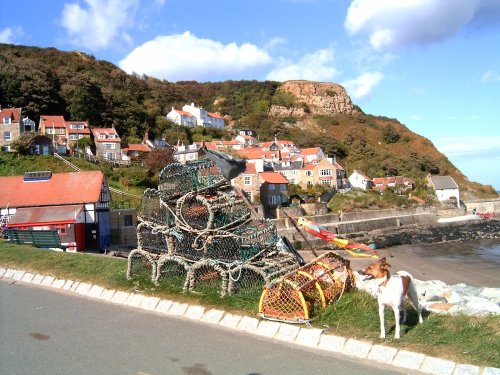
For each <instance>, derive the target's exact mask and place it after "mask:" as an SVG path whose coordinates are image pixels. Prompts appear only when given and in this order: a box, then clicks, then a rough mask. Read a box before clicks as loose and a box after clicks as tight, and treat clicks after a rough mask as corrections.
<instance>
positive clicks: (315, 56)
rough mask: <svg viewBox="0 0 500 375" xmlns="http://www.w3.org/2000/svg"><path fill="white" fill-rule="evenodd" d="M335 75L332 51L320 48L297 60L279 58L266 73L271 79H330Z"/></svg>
mask: <svg viewBox="0 0 500 375" xmlns="http://www.w3.org/2000/svg"><path fill="white" fill-rule="evenodd" d="M336 75H337V70H336V69H335V67H334V66H333V51H332V50H330V49H321V50H318V51H316V52H314V53H311V54H308V55H305V56H304V57H302V58H301V59H300V60H299V61H298V62H296V63H294V62H291V61H289V60H285V59H281V60H280V61H279V62H278V64H277V66H276V67H275V68H274V69H273V70H272V71H271V72H270V73H269V74H268V75H267V77H266V79H268V80H272V81H287V80H292V79H306V80H309V81H331V80H332V79H333V78H334V77H335V76H336Z"/></svg>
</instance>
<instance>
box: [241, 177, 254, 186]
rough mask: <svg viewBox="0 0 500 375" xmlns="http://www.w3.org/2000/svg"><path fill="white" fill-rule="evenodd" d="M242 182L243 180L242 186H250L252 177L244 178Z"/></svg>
mask: <svg viewBox="0 0 500 375" xmlns="http://www.w3.org/2000/svg"><path fill="white" fill-rule="evenodd" d="M243 180H244V182H243V184H244V185H252V176H245V177H244V178H243Z"/></svg>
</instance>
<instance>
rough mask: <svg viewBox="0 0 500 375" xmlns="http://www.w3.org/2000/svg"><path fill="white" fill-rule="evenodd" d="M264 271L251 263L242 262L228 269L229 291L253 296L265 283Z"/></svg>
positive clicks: (258, 292)
mask: <svg viewBox="0 0 500 375" xmlns="http://www.w3.org/2000/svg"><path fill="white" fill-rule="evenodd" d="M265 277H266V275H265V272H264V271H263V270H262V269H259V268H258V267H256V266H254V265H252V264H242V265H239V266H237V267H234V268H232V269H231V270H229V293H230V294H234V293H238V294H239V295H240V296H248V297H250V298H253V297H255V296H256V298H258V296H259V295H260V293H261V290H262V287H263V286H264V285H265Z"/></svg>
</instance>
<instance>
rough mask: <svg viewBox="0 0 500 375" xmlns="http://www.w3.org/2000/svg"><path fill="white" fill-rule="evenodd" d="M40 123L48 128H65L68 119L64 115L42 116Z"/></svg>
mask: <svg viewBox="0 0 500 375" xmlns="http://www.w3.org/2000/svg"><path fill="white" fill-rule="evenodd" d="M40 123H42V124H43V126H45V127H46V128H52V127H54V128H65V127H66V121H64V117H63V116H45V115H43V116H40Z"/></svg>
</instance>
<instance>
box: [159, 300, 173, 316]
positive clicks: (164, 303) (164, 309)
mask: <svg viewBox="0 0 500 375" xmlns="http://www.w3.org/2000/svg"><path fill="white" fill-rule="evenodd" d="M172 303H173V302H172V301H170V300H168V299H162V300H161V301H160V302H159V303H158V305H156V307H155V311H156V312H158V313H160V314H168V310H170V306H172Z"/></svg>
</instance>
